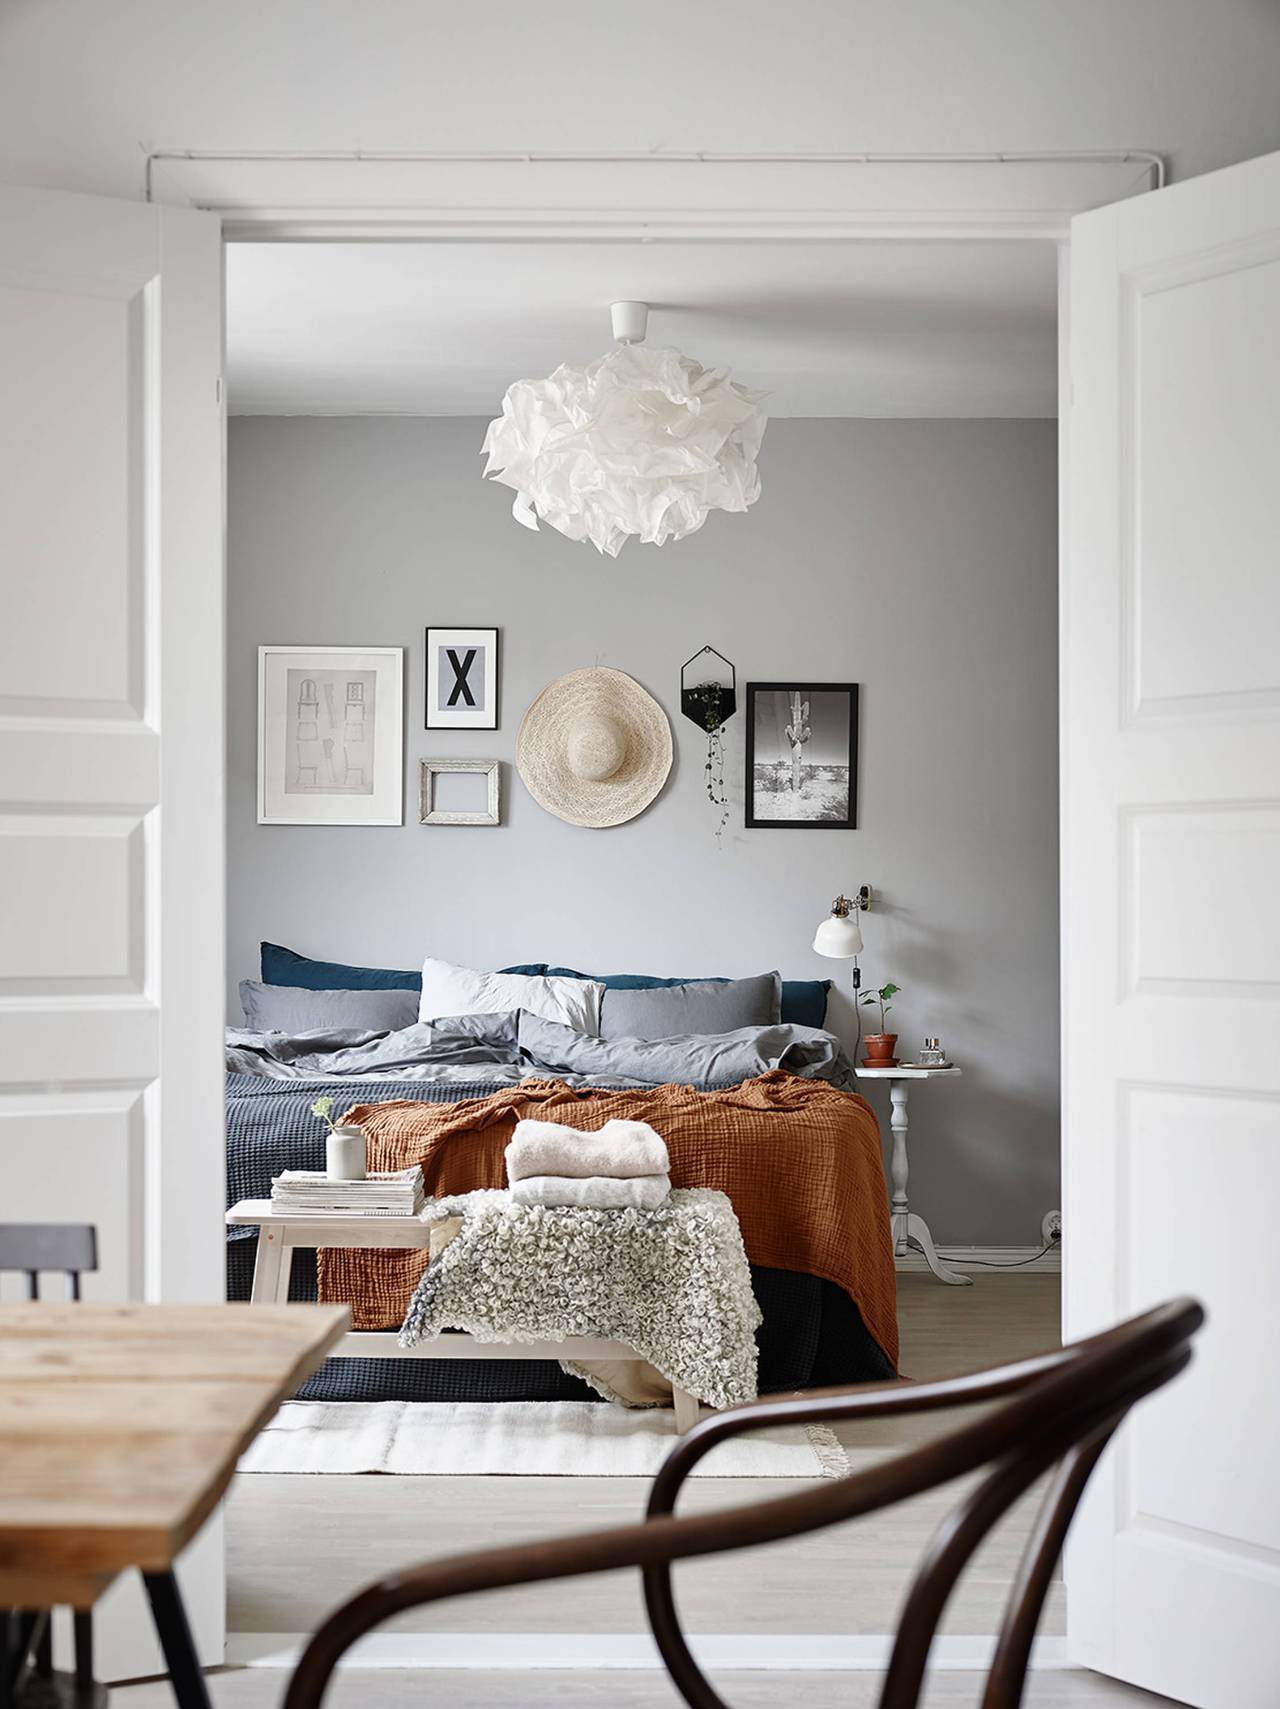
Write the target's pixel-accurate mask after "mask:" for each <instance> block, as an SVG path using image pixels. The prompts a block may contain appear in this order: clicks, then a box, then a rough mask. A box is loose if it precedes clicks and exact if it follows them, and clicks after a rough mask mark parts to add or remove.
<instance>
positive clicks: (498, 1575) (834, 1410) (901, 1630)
mask: <svg viewBox="0 0 1280 1709" xmlns="http://www.w3.org/2000/svg"><path fill="white" fill-rule="evenodd" d="M1203 1322H1204V1312H1203V1310H1202V1309H1201V1307H1200V1306H1199V1305H1198V1304H1197V1303H1196V1301H1194V1300H1190V1299H1181V1300H1172V1301H1170V1302H1169V1303H1168V1304H1166V1305H1162V1306H1159V1307H1157V1308H1156V1310H1154V1311H1150V1312H1147V1313H1146V1314H1145V1315H1144V1316H1142V1317H1136V1318H1133V1319H1131V1320H1130V1321H1129V1322H1127V1323H1123V1324H1120V1325H1119V1326H1118V1327H1117V1328H1115V1329H1111V1330H1108V1331H1107V1332H1106V1333H1105V1334H1102V1335H1097V1336H1094V1337H1093V1338H1092V1339H1091V1340H1088V1341H1080V1342H1076V1343H1075V1344H1074V1345H1072V1346H1070V1347H1064V1348H1061V1349H1059V1350H1056V1351H1054V1352H1051V1353H1045V1354H1042V1355H1041V1356H1040V1357H1039V1358H1034V1359H1027V1360H1024V1361H1023V1362H1022V1363H1020V1364H1016V1365H1005V1366H1002V1367H999V1368H997V1369H994V1370H989V1371H979V1372H976V1373H975V1374H974V1375H972V1376H964V1377H953V1378H951V1379H949V1380H947V1381H945V1382H935V1383H918V1384H913V1383H890V1384H883V1385H877V1386H875V1387H868V1388H859V1389H828V1390H824V1391H818V1392H816V1393H813V1394H810V1395H804V1396H800V1397H797V1398H795V1399H790V1400H770V1401H763V1402H757V1403H754V1404H752V1405H750V1406H743V1407H738V1408H736V1409H734V1410H731V1411H728V1412H721V1413H717V1414H715V1415H714V1416H713V1417H710V1418H707V1419H704V1420H703V1421H702V1423H701V1424H698V1425H696V1426H695V1427H694V1428H693V1429H692V1430H691V1431H690V1432H689V1433H688V1435H687V1436H685V1437H683V1438H682V1439H681V1441H680V1442H679V1443H678V1444H677V1445H676V1447H675V1448H674V1449H673V1450H672V1452H671V1454H670V1455H669V1456H668V1458H667V1460H666V1463H665V1464H664V1465H663V1467H662V1469H661V1471H660V1472H659V1473H658V1475H657V1477H656V1478H655V1479H654V1482H653V1487H652V1490H651V1491H650V1495H649V1505H648V1512H647V1517H646V1519H645V1521H644V1523H642V1524H639V1525H626V1526H621V1527H619V1528H618V1529H616V1530H610V1531H593V1532H591V1533H589V1534H587V1535H585V1536H573V1537H555V1538H551V1539H548V1540H547V1541H544V1542H536V1543H531V1544H527V1545H518V1546H515V1547H508V1548H500V1549H487V1550H483V1551H480V1552H478V1553H474V1554H465V1555H453V1556H446V1557H444V1558H443V1559H441V1560H433V1561H428V1562H426V1563H425V1564H424V1565H422V1566H418V1567H412V1568H409V1569H408V1570H407V1571H404V1572H400V1573H396V1574H394V1575H393V1576H392V1577H390V1578H386V1579H382V1580H381V1581H380V1582H378V1583H375V1584H371V1585H369V1586H367V1587H366V1588H365V1589H364V1590H362V1591H360V1592H359V1594H358V1595H356V1596H354V1597H353V1598H352V1599H351V1600H350V1601H349V1602H347V1603H344V1605H343V1606H342V1607H341V1608H339V1609H337V1610H336V1611H335V1612H334V1613H333V1614H331V1615H330V1616H329V1618H328V1619H327V1620H326V1621H325V1622H324V1624H323V1625H322V1626H321V1627H320V1629H319V1631H318V1632H317V1633H316V1634H315V1636H314V1637H313V1638H312V1639H311V1642H310V1643H309V1644H308V1645H307V1648H306V1650H305V1651H304V1652H303V1655H302V1659H301V1661H300V1662H299V1663H298V1667H297V1670H296V1672H295V1673H294V1675H293V1678H292V1680H291V1682H290V1685H289V1688H288V1691H287V1693H286V1696H285V1700H284V1709H318V1706H319V1705H320V1704H321V1703H322V1702H323V1700H324V1696H325V1692H326V1690H327V1689H328V1685H329V1680H330V1677H331V1675H332V1673H333V1670H334V1668H335V1667H336V1666H337V1664H338V1662H339V1661H340V1659H341V1658H342V1656H343V1655H344V1653H345V1652H346V1651H347V1650H348V1649H349V1648H350V1646H351V1645H352V1644H353V1643H355V1641H356V1640H357V1639H358V1638H360V1637H362V1636H363V1635H364V1634H365V1633H366V1632H368V1631H370V1630H371V1629H372V1628H373V1627H375V1626H378V1625H380V1624H381V1623H382V1622H383V1621H384V1620H389V1619H390V1618H391V1616H392V1615H394V1614H400V1613H402V1612H403V1611H404V1610H405V1609H407V1608H417V1607H421V1606H422V1605H423V1604H424V1603H428V1602H439V1601H442V1600H443V1599H444V1598H446V1597H450V1596H469V1595H472V1594H473V1593H474V1592H476V1591H481V1590H497V1589H499V1588H501V1587H504V1586H508V1585H520V1584H533V1583H538V1582H542V1581H545V1580H549V1579H560V1578H576V1577H580V1576H582V1575H583V1574H586V1573H598V1572H612V1571H615V1570H616V1569H619V1568H622V1567H638V1568H639V1569H640V1573H641V1577H642V1579H643V1582H644V1596H645V1604H646V1607H647V1610H648V1615H649V1623H650V1625H651V1627H652V1629H653V1635H654V1638H655V1639H656V1641H657V1645H658V1649H659V1651H660V1652H661V1654H662V1659H663V1661H664V1662H665V1664H666V1667H667V1671H668V1673H669V1674H670V1676H671V1679H672V1681H673V1682H674V1684H675V1685H676V1687H677V1689H678V1690H679V1692H680V1694H681V1696H682V1697H683V1698H684V1700H685V1702H686V1703H688V1704H690V1705H691V1706H692V1709H727V1706H726V1705H725V1703H724V1701H723V1699H722V1698H721V1697H720V1696H719V1695H718V1694H717V1693H716V1692H715V1691H714V1690H713V1688H712V1686H711V1685H710V1683H709V1682H708V1680H707V1678H706V1676H705V1675H704V1674H703V1672H702V1671H701V1669H700V1668H699V1666H698V1664H697V1662H696V1661H695V1660H694V1658H693V1655H692V1653H691V1652H690V1649H689V1645H688V1643H687V1642H686V1640H685V1636H684V1633H683V1631H682V1629H681V1626H680V1620H679V1616H678V1614H677V1612H676V1606H675V1599H674V1596H673V1593H672V1587H671V1567H672V1563H673V1562H675V1561H683V1560H690V1559H692V1558H694V1557H695V1556H699V1555H713V1554H720V1553H723V1552H725V1551H728V1550H732V1549H749V1548H758V1547H759V1546H760V1545H761V1544H764V1543H774V1542H778V1541H780V1540H781V1539H783V1538H785V1537H797V1536H801V1535H803V1534H804V1533H806V1532H809V1531H817V1530H821V1529H822V1528H823V1527H825V1526H828V1525H834V1524H836V1523H838V1522H839V1521H840V1520H843V1519H855V1518H858V1517H859V1516H860V1515H862V1514H865V1513H872V1512H874V1511H875V1510H876V1509H877V1508H882V1507H887V1506H890V1505H891V1504H892V1503H894V1502H898V1501H904V1500H907V1499H909V1498H910V1497H912V1496H916V1495H919V1494H920V1493H921V1492H922V1491H924V1490H928V1489H933V1488H935V1487H936V1486H937V1485H939V1484H944V1483H948V1482H950V1480H951V1479H952V1478H956V1477H962V1476H964V1475H965V1474H966V1473H970V1472H982V1473H984V1476H983V1477H982V1478H981V1479H980V1481H978V1483H977V1484H976V1485H975V1486H974V1487H973V1488H972V1489H971V1490H970V1491H969V1492H968V1493H967V1494H966V1495H965V1496H964V1497H963V1498H962V1499H961V1500H960V1501H959V1503H958V1504H957V1506H956V1508H955V1509H954V1511H953V1512H952V1513H951V1514H950V1515H949V1516H948V1517H947V1519H946V1520H945V1521H944V1522H943V1523H942V1524H941V1525H940V1526H939V1527H938V1529H937V1531H936V1532H935V1533H934V1536H933V1539H932V1541H931V1542H930V1544H929V1547H928V1549H927V1550H926V1552H925V1556H924V1559H923V1561H922V1562H921V1565H920V1567H919V1569H918V1571H917V1573H916V1577H915V1580H914V1582H913V1584H912V1586H911V1590H910V1592H909V1594H908V1596H907V1600H906V1603H905V1605H904V1607H903V1611H902V1616H901V1619H900V1621H899V1625H898V1633H897V1638H896V1640H895V1643H894V1647H893V1653H892V1656H891V1658H890V1662H889V1669H888V1672H887V1674H886V1676H885V1680H884V1685H883V1689H882V1690H881V1693H880V1709H915V1706H916V1705H918V1704H919V1702H920V1692H921V1688H922V1685H923V1681H924V1674H925V1663H926V1660H927V1657H928V1653H929V1645H930V1643H931V1641H932V1639H933V1635H934V1633H935V1631H936V1629H937V1625H938V1621H939V1620H940V1618H941V1616H942V1613H943V1610H944V1608H945V1606H946V1603H947V1599H948V1597H949V1596H950V1594H951V1592H952V1590H953V1588H954V1587H955V1584H956V1582H957V1580H958V1579H959V1577H960V1574H961V1572H962V1571H963V1570H964V1568H965V1566H966V1565H967V1563H968V1561H969V1559H970V1557H971V1556H972V1555H973V1553H974V1550H975V1549H976V1548H977V1547H978V1545H979V1544H980V1543H981V1542H982V1540H983V1538H984V1537H985V1536H986V1535H987V1533H988V1532H989V1531H990V1530H991V1528H992V1527H993V1526H994V1525H995V1523H996V1522H997V1521H998V1520H999V1519H1000V1518H1001V1517H1002V1515H1003V1514H1005V1513H1006V1512H1007V1511H1008V1509H1009V1508H1010V1507H1011V1506H1012V1505H1013V1503H1014V1502H1015V1501H1017V1500H1018V1498H1019V1497H1020V1496H1021V1495H1023V1494H1024V1493H1025V1492H1026V1491H1027V1490H1028V1489H1029V1488H1030V1486H1031V1485H1032V1484H1033V1483H1034V1482H1035V1481H1036V1479H1037V1478H1039V1477H1040V1476H1041V1475H1042V1474H1043V1473H1045V1472H1050V1471H1051V1472H1052V1476H1051V1478H1050V1480H1049V1484H1048V1487H1047V1489H1046V1491H1045V1494H1044V1497H1043V1500H1042V1502H1041V1505H1040V1509H1039V1512H1038V1515H1037V1518H1036V1521H1035V1523H1034V1525H1033V1526H1032V1530H1031V1534H1030V1536H1029V1538H1028V1540H1027V1544H1026V1547H1025V1550H1024V1552H1023V1555H1022V1558H1021V1561H1020V1563H1019V1566H1018V1570H1017V1573H1016V1574H1015V1577H1014V1581H1013V1585H1012V1588H1011V1590H1010V1593H1009V1601H1008V1605H1007V1607H1006V1609H1005V1615H1004V1620H1003V1623H1002V1627H1001V1631H1000V1635H999V1639H998V1641H997V1644H996V1650H995V1655H994V1658H993V1660H992V1663H991V1668H990V1671H989V1672H988V1675H987V1682H986V1689H985V1692H984V1695H983V1698H982V1709H1017V1706H1018V1705H1019V1704H1020V1703H1021V1701H1022V1693H1023V1687H1024V1685H1025V1681H1026V1671H1027V1664H1028V1661H1029V1659H1030V1655H1031V1642H1032V1638H1033V1637H1034V1635H1035V1630H1036V1626H1037V1624H1038V1623H1039V1619H1040V1611H1041V1608H1042V1607H1043V1604H1044V1599H1045V1595H1046V1593H1047V1591H1048V1589H1049V1584H1050V1581H1051V1579H1052V1576H1053V1568H1054V1564H1055V1562H1056V1561H1057V1558H1058V1555H1059V1553H1060V1551H1061V1549H1062V1542H1063V1539H1064V1537H1065V1536H1066V1533H1067V1529H1068V1527H1069V1525H1070V1524H1071V1520H1072V1517H1073V1515H1074V1513H1075V1510H1076V1507H1077V1505H1078V1503H1079V1501H1080V1497H1081V1495H1082V1494H1083V1493H1084V1488H1085V1485H1086V1484H1087V1483H1088V1481H1089V1477H1090V1475H1091V1473H1092V1471H1093V1468H1094V1466H1095V1465H1097V1463H1098V1459H1099V1456H1100V1455H1101V1453H1102V1451H1103V1449H1104V1448H1105V1447H1106V1445H1107V1443H1108V1442H1109V1441H1110V1439H1111V1437H1112V1435H1113V1434H1114V1433H1115V1431H1116V1429H1117V1427H1118V1426H1119V1425H1120V1423H1121V1422H1122V1420H1123V1419H1124V1417H1125V1415H1126V1414H1127V1413H1128V1411H1129V1409H1130V1408H1131V1407H1132V1406H1133V1405H1134V1404H1135V1403H1136V1402H1137V1401H1140V1400H1142V1399H1143V1398H1144V1396H1146V1395H1149V1394H1151V1393H1152V1392H1153V1391H1154V1390H1156V1389H1158V1388H1160V1387H1162V1386H1163V1385H1164V1384H1165V1383H1167V1382H1168V1381H1169V1380H1170V1379H1171V1378H1173V1377H1175V1376H1177V1374H1178V1373H1179V1372H1180V1371H1182V1370H1183V1369H1185V1367H1186V1365H1187V1364H1188V1363H1189V1361H1190V1359H1191V1339H1192V1337H1193V1336H1194V1335H1195V1333H1196V1331H1197V1330H1198V1329H1199V1328H1200V1325H1201V1324H1202V1323H1203ZM992 1403H996V1404H994V1405H992ZM973 1405H983V1406H986V1407H989V1408H990V1410H988V1411H986V1412H984V1413H983V1414H982V1415H981V1416H980V1417H978V1418H976V1419H971V1420H969V1421H968V1422H966V1423H964V1424H962V1425H960V1426H959V1427H958V1428H955V1429H952V1430H949V1431H947V1432H946V1433H944V1434H941V1435H939V1436H936V1437H934V1438H933V1439H931V1440H930V1441H928V1442H926V1443H924V1444H923V1445H922V1446H920V1447H916V1448H912V1449H910V1450H908V1451H907V1452H905V1453H903V1454H901V1455H899V1456H898V1457H897V1458H896V1459H893V1460H890V1461H887V1462H885V1463H883V1464H880V1465H877V1466H874V1467H872V1468H870V1469H869V1470H866V1471H861V1472H855V1473H853V1474H852V1475H850V1476H848V1477H843V1478H839V1479H837V1480H835V1481H833V1482H823V1483H815V1484H813V1485H812V1486H807V1487H806V1488H805V1489H803V1490H801V1491H800V1492H799V1493H798V1494H794V1495H786V1496H781V1497H779V1498H778V1499H776V1500H772V1501H762V1502H756V1503H754V1504H752V1505H751V1506H747V1507H737V1508H730V1509H728V1510H725V1511H721V1512H716V1513H699V1514H693V1515H690V1516H689V1517H687V1518H681V1517H679V1516H678V1515H677V1514H676V1512H675V1505H676V1498H677V1496H678V1494H679V1491H680V1487H681V1485H682V1484H683V1483H684V1480H685V1478H687V1477H688V1475H689V1473H690V1472H691V1471H692V1470H693V1468H694V1466H695V1465H696V1464H697V1463H698V1461H699V1460H700V1459H702V1457H703V1455H704V1454H706V1453H708V1452H709V1451H710V1450H711V1449H712V1448H714V1447H715V1446H716V1445H717V1444H718V1443H721V1442H724V1441H727V1440H728V1439H729V1438H730V1437H733V1436H740V1435H743V1434H745V1433H746V1432H748V1431H751V1430H761V1429H766V1428H768V1427H769V1426H771V1425H779V1424H828V1423H831V1422H832V1421H834V1420H846V1419H852V1420H856V1419H862V1418H885V1417H889V1416H892V1415H900V1414H904V1413H917V1412H934V1411H939V1410H942V1409H944V1408H956V1407H965V1406H973Z"/></svg>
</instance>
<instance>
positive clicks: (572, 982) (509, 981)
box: [418, 956, 604, 1038]
mask: <svg viewBox="0 0 1280 1709" xmlns="http://www.w3.org/2000/svg"><path fill="white" fill-rule="evenodd" d="M603 995H604V986H603V985H599V984H597V983H596V981H595V980H594V979H565V978H563V977H556V978H551V977H545V978H543V977H539V976H537V975H535V974H530V973H477V972H476V971H475V969H474V968H470V967H454V966H452V965H451V964H450V963H449V962H447V961H433V960H432V959H431V957H430V956H428V957H427V959H426V961H424V962H423V964H422V1000H421V1002H420V1003H419V1005H418V1019H419V1020H420V1021H438V1020H439V1019H440V1018H441V1017H442V1016H444V1015H501V1014H504V1013H505V1012H506V1011H507V1010H508V1009H528V1011H529V1013H530V1014H531V1015H541V1017H542V1019H543V1020H544V1021H559V1022H560V1024H561V1025H562V1026H566V1027H572V1028H573V1030H574V1032H577V1033H586V1034H588V1035H589V1036H590V1037H591V1038H598V1037H599V1035H600V999H601V997H603Z"/></svg>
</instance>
